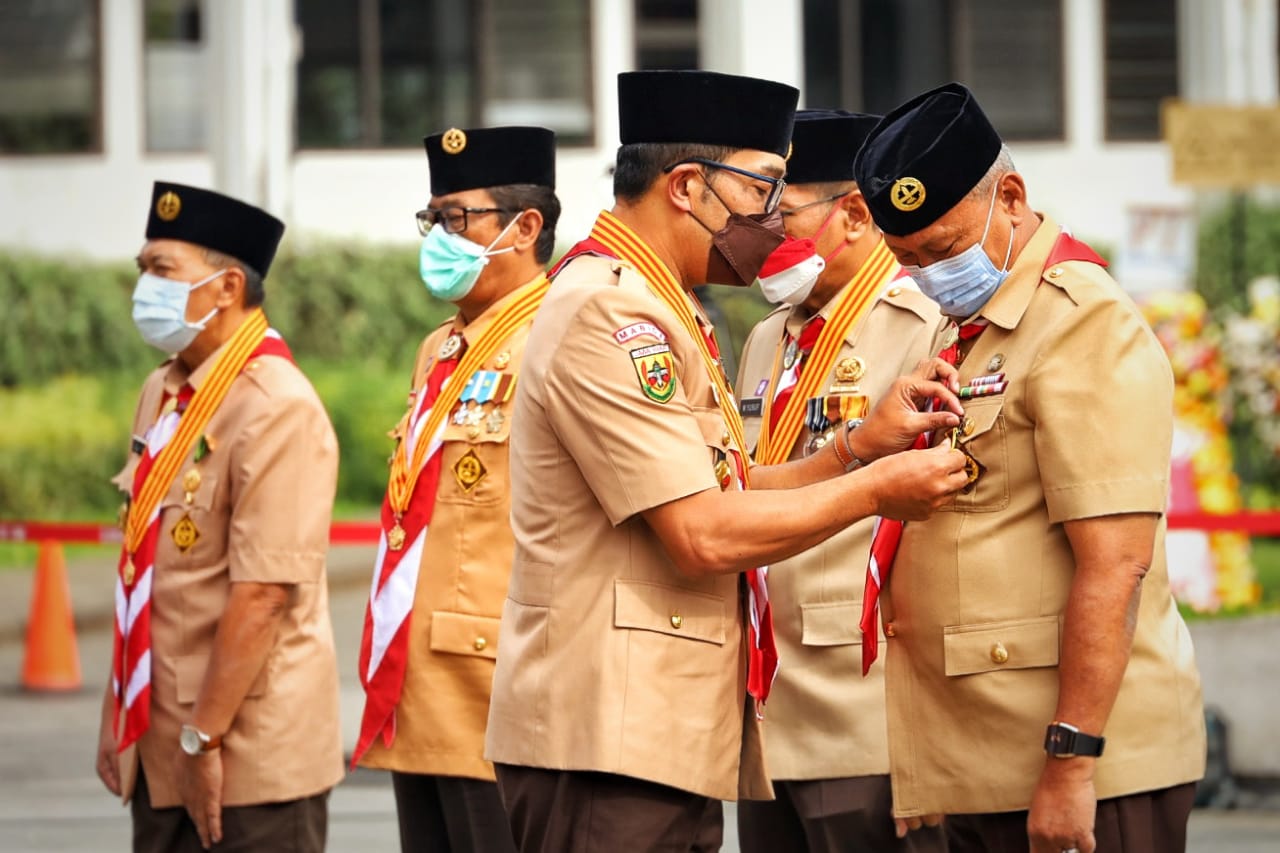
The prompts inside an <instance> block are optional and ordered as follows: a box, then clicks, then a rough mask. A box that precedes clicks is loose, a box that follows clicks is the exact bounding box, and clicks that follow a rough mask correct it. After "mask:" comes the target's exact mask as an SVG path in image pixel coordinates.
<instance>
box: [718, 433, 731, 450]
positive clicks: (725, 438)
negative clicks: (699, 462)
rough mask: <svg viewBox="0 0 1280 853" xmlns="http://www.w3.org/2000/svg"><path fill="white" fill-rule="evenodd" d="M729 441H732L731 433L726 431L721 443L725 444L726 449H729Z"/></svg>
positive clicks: (721, 437)
mask: <svg viewBox="0 0 1280 853" xmlns="http://www.w3.org/2000/svg"><path fill="white" fill-rule="evenodd" d="M729 439H730V436H729V431H728V430H725V431H724V434H723V435H721V436H720V443H721V444H723V445H724V446H725V447H728V446H729Z"/></svg>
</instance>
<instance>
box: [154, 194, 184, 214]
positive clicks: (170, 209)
mask: <svg viewBox="0 0 1280 853" xmlns="http://www.w3.org/2000/svg"><path fill="white" fill-rule="evenodd" d="M181 212H182V199H180V198H178V194H177V193H175V192H173V191H172V190H170V191H169V192H167V193H165V194H164V195H162V196H160V198H158V199H156V216H158V217H160V218H161V219H163V220H164V221H165V222H172V221H173V220H175V219H177V218H178V214H179V213H181Z"/></svg>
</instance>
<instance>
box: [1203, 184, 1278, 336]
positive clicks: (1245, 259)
mask: <svg viewBox="0 0 1280 853" xmlns="http://www.w3.org/2000/svg"><path fill="white" fill-rule="evenodd" d="M1241 222H1243V228H1241ZM1237 255H1238V256H1239V257H1237ZM1237 268H1238V270H1239V272H1238V273H1237ZM1264 275H1280V206H1276V205H1274V204H1261V203H1259V202H1255V201H1252V200H1246V201H1245V202H1244V204H1243V205H1240V204H1239V203H1238V202H1237V201H1235V200H1232V201H1230V202H1228V203H1226V204H1223V205H1222V206H1221V207H1219V208H1218V209H1216V210H1215V211H1213V212H1212V213H1210V214H1209V215H1208V216H1206V217H1205V218H1204V219H1203V220H1202V221H1201V223H1200V232H1199V239H1198V241H1197V245H1196V290H1198V291H1199V292H1200V295H1201V296H1203V297H1204V300H1205V302H1206V303H1208V305H1209V306H1210V307H1211V308H1212V309H1213V310H1214V311H1215V313H1219V314H1221V313H1223V312H1225V311H1228V310H1229V311H1233V312H1236V313H1242V314H1247V313H1248V312H1249V299H1248V295H1247V293H1246V292H1245V285H1247V284H1248V283H1249V282H1250V281H1252V280H1253V279H1255V278H1257V277H1259V276H1264Z"/></svg>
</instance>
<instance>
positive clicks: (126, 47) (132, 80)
mask: <svg viewBox="0 0 1280 853" xmlns="http://www.w3.org/2000/svg"><path fill="white" fill-rule="evenodd" d="M100 8H101V14H102V24H101V26H102V41H101V44H100V49H101V51H102V149H103V153H104V154H105V155H106V158H107V160H108V161H111V163H112V165H114V166H121V165H124V164H126V163H127V164H129V165H132V164H135V163H137V162H138V160H139V159H140V158H141V156H142V152H143V150H144V149H145V147H146V140H144V139H143V138H142V130H143V127H145V125H146V121H145V120H144V116H143V115H142V109H143V99H142V98H141V97H139V95H140V94H141V88H140V86H141V80H142V71H143V68H142V64H143V47H142V3H140V2H138V0H103V3H102V6H101V7H100Z"/></svg>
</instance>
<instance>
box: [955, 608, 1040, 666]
mask: <svg viewBox="0 0 1280 853" xmlns="http://www.w3.org/2000/svg"><path fill="white" fill-rule="evenodd" d="M1060 642H1061V641H1060V632H1059V624H1058V617H1057V616H1056V615H1055V616H1040V617H1036V618H1032V619H1010V620H1008V621H1004V622H980V623H976V624H969V625H948V626H947V627H945V628H943V629H942V648H943V657H944V660H945V665H946V674H947V675H948V676H957V675H974V674H977V673H980V672H994V671H996V670H1002V669H1035V668H1038V667H1046V666H1057V665H1058V653H1059V646H1060Z"/></svg>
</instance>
